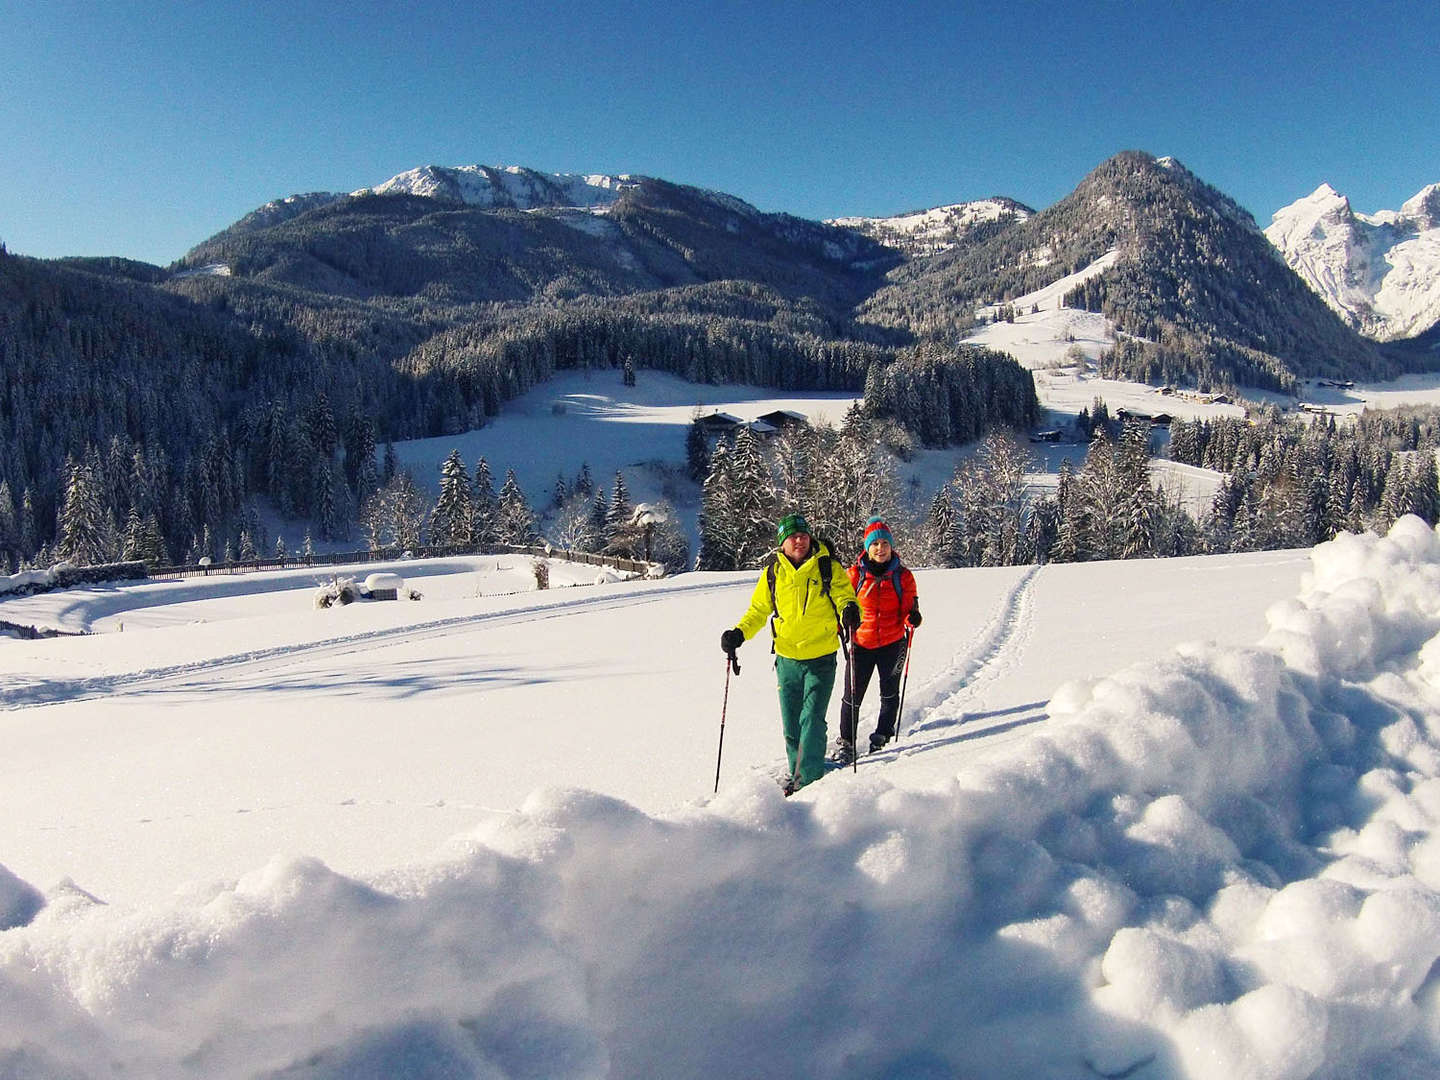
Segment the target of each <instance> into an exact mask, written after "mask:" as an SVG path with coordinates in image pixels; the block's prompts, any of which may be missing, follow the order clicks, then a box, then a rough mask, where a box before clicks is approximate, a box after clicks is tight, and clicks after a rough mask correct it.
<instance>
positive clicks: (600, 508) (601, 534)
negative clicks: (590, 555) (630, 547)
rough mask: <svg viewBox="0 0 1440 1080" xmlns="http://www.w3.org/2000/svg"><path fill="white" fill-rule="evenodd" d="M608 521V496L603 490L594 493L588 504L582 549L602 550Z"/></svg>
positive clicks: (606, 541)
mask: <svg viewBox="0 0 1440 1080" xmlns="http://www.w3.org/2000/svg"><path fill="white" fill-rule="evenodd" d="M609 521H610V497H609V496H608V495H606V494H605V492H603V491H597V492H596V493H595V501H594V502H593V503H592V504H591V506H590V516H589V518H588V519H587V520H586V522H585V532H584V541H583V543H582V544H581V550H582V551H592V552H596V553H599V552H602V551H604V550H605V545H606V544H607V543H608V539H607V538H608V536H609V533H608V532H607V528H608V523H609Z"/></svg>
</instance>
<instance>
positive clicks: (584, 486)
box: [571, 461, 595, 499]
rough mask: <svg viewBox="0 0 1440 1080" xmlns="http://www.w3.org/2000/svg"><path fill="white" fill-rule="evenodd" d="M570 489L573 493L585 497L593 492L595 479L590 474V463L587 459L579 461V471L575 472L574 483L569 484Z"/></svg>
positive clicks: (588, 496)
mask: <svg viewBox="0 0 1440 1080" xmlns="http://www.w3.org/2000/svg"><path fill="white" fill-rule="evenodd" d="M571 489H572V490H573V491H574V492H575V494H577V495H579V496H581V497H582V498H585V499H588V498H590V496H592V495H594V494H595V480H594V478H593V477H591V475H590V463H589V462H588V461H582V462H581V463H580V472H579V473H577V474H576V476H575V483H574V484H572V485H571Z"/></svg>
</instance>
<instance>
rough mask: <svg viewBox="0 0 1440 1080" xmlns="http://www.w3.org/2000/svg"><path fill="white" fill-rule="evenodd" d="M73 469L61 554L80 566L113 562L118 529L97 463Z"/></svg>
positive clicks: (63, 515) (63, 518)
mask: <svg viewBox="0 0 1440 1080" xmlns="http://www.w3.org/2000/svg"><path fill="white" fill-rule="evenodd" d="M86 457H87V460H86V461H83V462H75V461H72V462H71V463H70V465H69V481H68V482H67V484H66V487H65V505H64V508H63V509H62V510H61V512H60V535H59V538H58V540H57V544H56V547H57V553H58V554H59V555H60V557H61V558H62V559H67V560H69V561H70V562H72V563H75V564H76V565H77V566H93V565H96V564H98V563H104V562H109V561H110V559H111V558H112V557H113V554H112V553H113V552H114V550H115V546H116V545H115V527H114V524H113V523H112V522H111V521H110V520H109V515H108V512H107V511H106V509H105V505H104V500H103V497H102V492H101V490H100V486H99V482H98V480H97V479H96V475H95V465H94V461H93V460H92V459H91V455H86Z"/></svg>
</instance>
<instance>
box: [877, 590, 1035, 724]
mask: <svg viewBox="0 0 1440 1080" xmlns="http://www.w3.org/2000/svg"><path fill="white" fill-rule="evenodd" d="M1043 569H1044V567H1043V566H1035V567H1032V568H1031V569H1030V570H1028V571H1026V573H1025V574H1024V576H1022V577H1021V578H1020V579H1019V580H1018V581H1016V582H1015V584H1014V586H1013V587H1012V588H1011V589H1010V591H1009V593H1007V594H1006V595H1005V596H1004V597H1003V598H1002V599H1001V601H1000V603H999V604H998V605H997V606H996V608H995V610H994V611H993V612H992V613H991V615H990V618H989V619H988V620H987V621H986V623H985V625H984V626H982V627H981V628H980V630H979V631H978V632H977V633H976V634H975V636H974V637H973V638H971V639H970V641H969V642H967V643H966V644H965V646H964V647H962V648H961V649H960V650H959V651H958V652H957V653H955V655H954V656H953V657H952V658H951V660H950V662H949V663H948V664H946V666H945V667H944V668H943V669H942V670H941V671H940V672H939V673H937V674H936V675H934V676H933V677H931V679H930V680H929V681H928V682H926V683H925V684H924V685H923V686H921V687H918V688H916V690H915V691H914V692H913V696H912V697H910V699H909V700H908V701H906V703H905V708H906V711H907V712H908V713H909V714H910V715H911V716H913V717H915V719H914V720H913V721H912V722H910V723H909V724H905V723H904V721H903V719H902V726H903V728H904V734H905V736H906V737H910V736H913V735H918V734H920V733H922V732H926V731H931V730H934V729H935V728H941V727H949V726H951V725H953V724H957V723H960V722H962V721H963V720H964V718H965V713H966V709H967V706H971V705H973V704H974V702H975V700H976V698H977V697H979V695H980V694H981V693H983V691H984V690H985V688H986V687H987V686H989V685H991V684H992V683H994V682H995V680H996V679H998V678H1000V677H1001V676H1002V675H1004V674H1005V673H1006V672H1008V671H1010V670H1011V669H1012V668H1013V667H1014V666H1015V664H1016V663H1017V662H1018V661H1019V659H1020V657H1021V656H1022V655H1023V654H1024V651H1025V646H1026V644H1027V643H1028V642H1029V640H1030V635H1031V633H1032V631H1033V629H1034V623H1035V580H1036V578H1038V577H1039V576H1040V572H1041V571H1042V570H1043ZM912 703H913V706H912ZM902 745H903V743H902Z"/></svg>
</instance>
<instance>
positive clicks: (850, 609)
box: [840, 602, 860, 634]
mask: <svg viewBox="0 0 1440 1080" xmlns="http://www.w3.org/2000/svg"><path fill="white" fill-rule="evenodd" d="M840 625H841V626H843V627H844V628H845V629H846V631H847V632H849V633H851V634H853V633H854V632H855V631H856V630H859V629H860V605H859V604H856V603H853V602H852V603H849V604H846V605H845V610H844V611H842V612H840Z"/></svg>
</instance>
